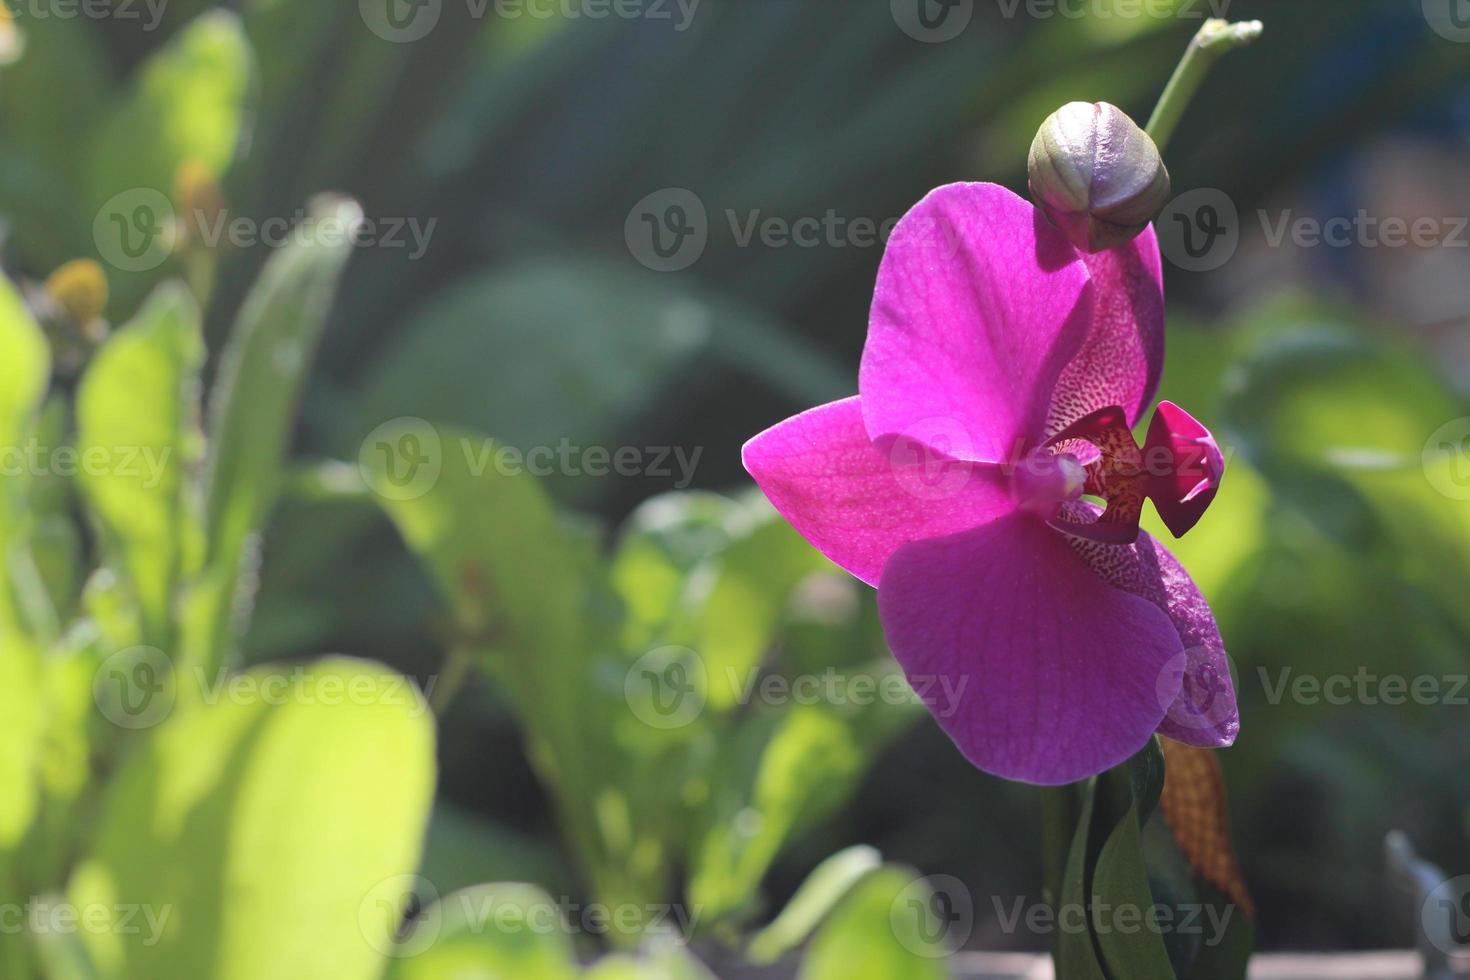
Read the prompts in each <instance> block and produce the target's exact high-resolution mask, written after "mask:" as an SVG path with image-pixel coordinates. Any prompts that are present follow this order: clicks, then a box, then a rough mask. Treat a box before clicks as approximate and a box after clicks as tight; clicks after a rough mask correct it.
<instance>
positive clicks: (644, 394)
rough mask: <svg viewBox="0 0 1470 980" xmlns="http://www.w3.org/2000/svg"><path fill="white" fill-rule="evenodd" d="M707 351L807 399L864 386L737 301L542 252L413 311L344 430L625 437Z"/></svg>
mask: <svg viewBox="0 0 1470 980" xmlns="http://www.w3.org/2000/svg"><path fill="white" fill-rule="evenodd" d="M741 338H743V339H741ZM704 357H711V358H716V359H720V360H725V361H729V360H732V359H734V360H742V361H749V360H750V359H752V358H756V357H759V358H762V359H763V363H764V362H770V364H772V365H775V366H776V367H778V368H779V370H780V372H781V375H780V377H782V378H785V379H786V380H787V382H788V384H787V385H786V386H787V387H796V388H798V389H800V391H801V397H802V398H803V399H811V400H817V401H819V400H822V399H823V398H826V397H828V396H831V397H836V396H838V395H841V394H844V393H846V392H847V391H849V390H850V389H851V385H852V381H851V377H850V374H849V373H848V372H845V371H842V370H839V369H837V368H835V367H833V366H832V365H831V364H830V363H829V362H828V361H827V360H825V359H824V358H823V357H822V356H821V355H818V354H815V353H813V352H811V351H810V350H808V349H807V348H806V347H804V346H803V345H802V344H801V343H800V342H799V341H796V340H789V341H788V340H787V339H786V338H785V337H784V335H782V334H781V333H780V332H779V331H778V330H776V328H775V327H773V326H771V325H770V324H768V323H767V322H766V321H765V320H764V319H763V318H762V317H761V316H760V315H759V314H757V313H756V312H754V311H752V310H750V309H748V308H746V307H744V306H743V305H741V304H739V303H736V302H734V301H731V300H729V299H726V298H723V297H717V296H709V295H705V294H703V293H700V292H696V291H692V290H690V289H689V288H688V287H686V286H684V285H683V284H682V283H680V284H675V283H672V282H670V277H660V276H659V275H658V274H655V273H650V272H646V271H644V270H641V269H638V268H637V267H636V266H632V268H631V269H630V268H629V267H628V266H627V265H624V264H613V263H609V262H606V261H603V260H590V259H556V260H537V261H533V262H526V263H522V264H519V265H516V266H513V267H511V268H507V269H503V270H497V271H495V272H492V273H488V274H486V275H483V276H481V277H478V278H475V279H472V280H468V281H466V282H463V283H460V284H458V285H456V286H454V287H452V288H451V289H449V290H448V291H446V292H445V293H443V294H441V295H440V296H438V297H437V298H435V299H434V300H433V301H432V302H431V303H430V304H429V305H428V306H426V307H425V308H424V309H423V310H421V311H419V312H417V313H416V314H414V315H413V316H411V317H410V318H409V320H408V322H407V323H405V324H404V325H403V326H402V327H401V328H400V329H399V331H398V332H397V335H396V339H395V340H394V341H392V342H390V343H388V344H385V345H384V349H383V350H382V351H381V352H380V353H379V355H378V358H377V362H376V366H375V368H374V370H372V371H370V372H369V373H368V374H367V375H366V377H365V378H364V380H363V383H362V386H361V387H362V395H361V397H360V398H359V399H358V402H357V407H356V410H355V415H356V421H355V422H354V421H351V420H348V421H347V422H346V423H345V428H346V431H345V432H344V436H345V439H344V441H345V442H346V444H348V445H350V446H352V447H353V448H354V449H355V446H356V444H357V442H358V441H360V439H361V437H362V435H363V434H364V433H366V432H367V431H368V430H370V429H372V428H373V427H375V426H377V425H378V424H380V423H381V422H383V421H384V420H385V419H392V418H395V417H400V416H420V417H423V418H426V419H428V420H430V421H431V422H436V423H437V422H442V423H448V424H452V425H458V426H465V427H469V428H474V429H478V430H480V431H484V432H493V433H494V434H495V435H496V437H497V438H499V439H501V440H503V441H504V442H505V443H507V444H509V445H511V446H515V447H518V448H520V449H522V450H525V451H528V452H529V451H530V450H532V449H534V448H536V447H550V448H552V449H556V448H557V447H560V446H562V445H563V444H567V445H570V446H573V447H588V446H596V445H602V446H608V445H617V444H618V442H619V440H621V439H625V438H626V433H627V432H628V430H629V428H630V426H631V424H632V423H633V422H634V421H635V420H637V419H639V418H641V417H643V416H645V415H646V414H647V413H648V412H649V411H650V410H651V409H653V408H654V407H655V406H656V405H658V404H659V399H660V398H661V397H667V396H668V395H669V393H670V391H671V390H672V386H673V385H674V384H675V383H676V382H679V381H680V380H682V379H684V378H686V377H688V375H689V374H690V372H693V371H698V370H702V369H703V368H702V367H701V361H700V360H699V359H700V358H704ZM527 364H536V365H538V369H537V370H536V371H527V370H526V365H527ZM548 377H551V378H554V379H555V383H553V384H548V383H547V378H548ZM778 380H779V378H778ZM676 462H678V461H672V460H671V461H666V463H665V465H666V466H667V467H668V469H669V478H670V480H671V482H672V483H673V484H674V489H684V486H683V485H680V483H681V480H682V479H684V478H687V477H688V476H689V475H690V474H688V473H687V472H684V471H686V470H688V469H689V468H690V467H692V465H693V464H694V462H697V461H696V460H685V461H683V464H682V466H680V465H675V463H676ZM591 465H592V464H591V463H590V462H589V463H588V467H587V468H588V469H590V468H591ZM579 475H580V474H579V473H576V472H572V471H570V470H568V471H566V472H560V473H558V474H557V476H559V477H561V478H563V479H565V478H574V479H575V478H577V477H578V476H579ZM582 482H583V483H584V484H592V483H594V482H595V481H594V480H587V479H584V480H583V481H582ZM581 490H582V492H589V491H588V488H587V487H586V486H583V487H582V488H581Z"/></svg>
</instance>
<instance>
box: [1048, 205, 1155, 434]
mask: <svg viewBox="0 0 1470 980" xmlns="http://www.w3.org/2000/svg"><path fill="white" fill-rule="evenodd" d="M1082 260H1083V261H1084V262H1086V263H1087V270H1088V272H1089V273H1091V275H1092V284H1093V294H1092V295H1093V311H1092V329H1091V331H1090V332H1089V333H1088V335H1087V338H1086V340H1085V341H1084V342H1083V344H1082V349H1081V351H1080V352H1079V353H1078V354H1077V356H1076V357H1075V358H1073V359H1072V362H1071V363H1070V364H1068V365H1067V367H1066V370H1064V371H1063V372H1062V376H1061V379H1060V380H1059V381H1058V382H1057V386H1056V393H1055V394H1054V395H1053V396H1052V404H1051V412H1050V414H1049V416H1048V419H1047V433H1048V434H1051V435H1054V434H1056V433H1057V432H1060V431H1061V430H1062V429H1064V428H1066V427H1067V426H1068V425H1070V424H1071V423H1072V422H1075V421H1076V420H1077V419H1080V418H1082V416H1084V415H1086V414H1088V413H1089V412H1093V411H1096V410H1097V409H1099V408H1106V407H1107V406H1109V405H1121V406H1122V407H1123V411H1124V412H1125V413H1126V414H1127V416H1128V424H1129V425H1130V426H1131V425H1133V424H1134V423H1136V422H1137V421H1138V419H1139V418H1140V417H1141V416H1142V415H1143V410H1144V409H1146V408H1147V407H1148V405H1149V402H1151V401H1153V397H1154V393H1155V392H1156V391H1158V387H1159V375H1160V374H1161V373H1162V372H1163V369H1164V273H1163V266H1162V264H1161V263H1160V261H1159V242H1158V237H1157V236H1156V235H1155V234H1154V228H1153V225H1149V226H1148V227H1147V228H1146V229H1144V231H1143V233H1142V234H1141V235H1139V236H1138V237H1137V238H1135V239H1133V241H1131V242H1129V243H1128V244H1127V245H1120V246H1118V247H1117V248H1114V249H1109V250H1108V251H1105V252H1094V253H1091V254H1084V255H1083V256H1082Z"/></svg>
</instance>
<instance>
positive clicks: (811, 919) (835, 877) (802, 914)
mask: <svg viewBox="0 0 1470 980" xmlns="http://www.w3.org/2000/svg"><path fill="white" fill-rule="evenodd" d="M882 863H883V858H882V856H881V855H879V854H878V852H877V851H876V850H874V849H873V848H871V847H867V846H863V845H859V846H856V847H849V848H847V849H846V850H843V851H838V852H837V853H836V854H834V855H832V856H831V857H829V858H827V860H825V861H823V862H822V863H821V864H819V865H817V867H816V868H815V869H814V870H813V871H812V873H811V874H809V875H807V878H806V880H805V881H803V882H802V883H801V887H800V888H798V889H797V890H796V894H795V895H792V896H791V900H790V901H789V902H787V903H786V907H785V908H784V909H782V910H781V914H780V915H778V916H776V918H775V919H773V920H772V921H771V923H770V925H768V926H766V927H765V928H764V929H762V930H761V931H760V932H758V933H756V934H755V936H754V937H752V938H751V940H750V945H749V946H748V947H747V955H748V957H749V959H750V961H751V962H752V963H756V964H767V963H774V962H776V961H777V960H779V959H780V958H781V957H782V956H785V955H786V954H787V953H788V952H790V951H791V950H793V949H795V948H796V947H797V946H799V945H801V943H803V942H805V941H806V937H807V936H809V935H810V934H811V932H812V930H813V929H815V928H816V927H817V926H818V925H819V924H820V923H821V921H822V920H823V919H825V918H826V917H827V914H828V913H829V912H831V911H832V909H833V907H834V906H835V905H836V904H837V903H838V902H839V901H841V900H842V899H843V898H844V897H846V895H847V894H848V893H849V892H850V891H852V889H853V887H854V886H856V885H857V883H858V882H860V881H861V880H862V879H863V878H865V877H866V876H867V875H868V874H869V873H870V872H872V871H874V870H875V869H877V868H878V867H880V866H881V865H882Z"/></svg>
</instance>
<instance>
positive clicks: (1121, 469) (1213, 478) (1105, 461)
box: [1047, 401, 1225, 544]
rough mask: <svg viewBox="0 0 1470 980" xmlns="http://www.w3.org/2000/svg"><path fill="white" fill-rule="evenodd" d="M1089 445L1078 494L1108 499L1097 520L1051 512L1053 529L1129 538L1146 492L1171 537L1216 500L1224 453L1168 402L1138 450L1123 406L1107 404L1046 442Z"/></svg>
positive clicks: (1103, 538)
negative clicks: (1091, 450) (1091, 453)
mask: <svg viewBox="0 0 1470 980" xmlns="http://www.w3.org/2000/svg"><path fill="white" fill-rule="evenodd" d="M1068 443H1074V444H1076V443H1082V444H1089V445H1091V446H1093V447H1095V448H1096V449H1097V451H1098V456H1097V458H1096V459H1095V460H1094V461H1092V462H1090V463H1089V464H1088V465H1087V467H1086V474H1087V478H1086V485H1085V487H1084V492H1086V493H1088V494H1092V495H1094V496H1097V497H1100V498H1101V499H1102V500H1104V501H1105V502H1106V505H1107V506H1106V507H1105V508H1104V510H1103V512H1102V514H1101V515H1099V517H1098V519H1097V520H1096V521H1093V522H1091V523H1087V524H1083V523H1079V522H1077V521H1071V520H1063V519H1060V518H1055V517H1053V519H1052V520H1051V524H1052V526H1053V527H1055V528H1057V529H1058V530H1061V531H1065V532H1066V533H1068V534H1074V535H1077V536H1078V537H1083V538H1088V539H1091V540H1094V541H1100V542H1103V543H1107V544H1132V543H1133V542H1134V541H1136V540H1137V539H1138V533H1139V529H1138V522H1139V519H1140V518H1141V517H1142V516H1143V501H1144V499H1145V498H1147V499H1150V500H1152V501H1153V502H1154V508H1155V509H1156V510H1157V511H1158V513H1159V517H1160V518H1162V519H1163V522H1164V525H1165V526H1166V527H1168V528H1169V530H1170V532H1171V533H1172V534H1173V535H1174V536H1175V537H1176V538H1177V537H1183V536H1184V534H1185V533H1186V532H1188V531H1189V530H1190V528H1192V527H1194V525H1195V524H1196V523H1197V522H1198V521H1199V519H1200V517H1202V516H1203V515H1204V512H1205V510H1206V509H1207V508H1208V507H1209V505H1210V502H1211V501H1213V500H1214V498H1215V492H1216V491H1217V490H1218V489H1219V486H1220V479H1221V477H1222V476H1223V475H1224V470H1225V459H1224V455H1223V454H1222V453H1221V452H1220V449H1219V447H1218V445H1216V443H1215V439H1214V437H1213V436H1212V435H1211V434H1210V432H1209V430H1208V429H1206V428H1205V427H1204V426H1203V425H1201V424H1200V423H1199V422H1198V421H1196V420H1195V419H1194V417H1193V416H1191V415H1190V414H1189V413H1188V412H1186V411H1184V409H1182V408H1180V407H1179V406H1178V405H1175V404H1174V403H1173V402H1168V401H1164V402H1160V403H1159V406H1158V409H1157V410H1156V411H1155V413H1154V417H1153V419H1152V420H1151V421H1150V423H1149V429H1148V436H1147V438H1146V439H1145V441H1144V445H1143V446H1142V447H1141V448H1140V447H1139V445H1138V443H1137V441H1136V440H1135V439H1134V438H1133V433H1132V431H1131V430H1130V429H1129V427H1128V422H1127V418H1126V416H1125V414H1124V412H1123V409H1122V408H1120V407H1118V406H1116V405H1113V406H1109V407H1107V408H1103V409H1099V410H1098V411H1096V412H1093V413H1091V414H1089V415H1086V416H1083V417H1082V418H1080V419H1078V420H1077V421H1075V422H1073V423H1072V424H1071V425H1069V426H1067V427H1066V428H1065V429H1063V430H1062V431H1061V432H1059V433H1057V435H1056V436H1054V437H1053V438H1052V439H1051V440H1050V441H1049V442H1048V443H1047V447H1048V448H1050V449H1053V450H1057V449H1061V448H1063V447H1066V445H1067V444H1068Z"/></svg>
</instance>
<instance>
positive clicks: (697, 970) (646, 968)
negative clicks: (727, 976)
mask: <svg viewBox="0 0 1470 980" xmlns="http://www.w3.org/2000/svg"><path fill="white" fill-rule="evenodd" d="M583 977H584V978H585V980H715V975H714V974H713V973H711V972H710V971H709V970H708V969H707V968H706V967H705V965H704V964H703V963H701V962H699V960H697V959H695V958H694V954H692V953H690V952H689V951H687V950H685V949H683V948H682V947H680V946H675V945H663V946H659V947H657V948H654V949H648V950H644V951H642V952H641V953H639V955H637V956H636V957H635V956H608V957H605V958H603V959H601V960H599V961H598V962H597V964H596V965H595V966H593V967H592V969H590V970H588V971H587V972H586V973H584V974H583Z"/></svg>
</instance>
